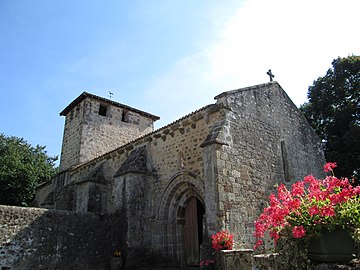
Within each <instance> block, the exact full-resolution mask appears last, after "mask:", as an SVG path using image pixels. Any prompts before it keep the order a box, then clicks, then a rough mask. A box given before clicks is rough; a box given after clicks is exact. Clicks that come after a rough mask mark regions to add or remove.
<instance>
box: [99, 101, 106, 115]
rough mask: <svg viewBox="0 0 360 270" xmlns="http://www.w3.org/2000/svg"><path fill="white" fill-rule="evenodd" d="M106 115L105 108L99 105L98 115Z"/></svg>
mask: <svg viewBox="0 0 360 270" xmlns="http://www.w3.org/2000/svg"><path fill="white" fill-rule="evenodd" d="M106 113H107V107H106V106H104V105H101V104H100V108H99V115H101V116H106Z"/></svg>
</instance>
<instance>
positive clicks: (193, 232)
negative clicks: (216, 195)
mask: <svg viewBox="0 0 360 270" xmlns="http://www.w3.org/2000/svg"><path fill="white" fill-rule="evenodd" d="M204 214H205V208H204V205H203V204H202V203H201V202H200V200H199V199H197V198H196V197H191V198H190V200H189V203H188V204H187V206H186V208H185V217H184V221H185V224H184V255H185V262H186V265H187V266H190V265H199V262H200V246H201V244H202V242H203V218H204Z"/></svg>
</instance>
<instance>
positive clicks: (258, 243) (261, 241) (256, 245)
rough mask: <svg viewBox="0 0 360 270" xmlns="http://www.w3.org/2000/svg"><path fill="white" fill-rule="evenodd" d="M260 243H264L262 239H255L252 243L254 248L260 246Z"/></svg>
mask: <svg viewBox="0 0 360 270" xmlns="http://www.w3.org/2000/svg"><path fill="white" fill-rule="evenodd" d="M262 244H264V241H263V240H257V241H256V243H255V245H254V249H257V248H258V247H259V246H261V245H262Z"/></svg>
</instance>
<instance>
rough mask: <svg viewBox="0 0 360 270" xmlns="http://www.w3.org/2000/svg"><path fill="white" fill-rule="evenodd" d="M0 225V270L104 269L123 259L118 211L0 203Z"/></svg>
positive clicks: (122, 222) (122, 223)
mask: <svg viewBox="0 0 360 270" xmlns="http://www.w3.org/2000/svg"><path fill="white" fill-rule="evenodd" d="M0 224H1V225H0V241H1V242H0V244H1V246H0V269H1V270H5V269H7V270H15V269H29V270H30V269H67V270H72V269H74V270H75V269H87V270H92V269H94V270H95V269H96V270H102V269H104V270H105V269H120V266H121V265H122V264H123V263H124V262H123V258H124V256H123V255H125V251H126V250H125V232H126V224H125V219H124V218H121V215H120V214H119V215H116V214H100V213H79V212H70V211H58V210H48V209H40V208H23V207H14V206H0ZM114 264H117V266H115V267H114Z"/></svg>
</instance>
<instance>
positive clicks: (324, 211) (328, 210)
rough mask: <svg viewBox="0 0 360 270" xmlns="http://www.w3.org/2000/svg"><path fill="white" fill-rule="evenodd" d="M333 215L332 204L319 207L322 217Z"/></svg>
mask: <svg viewBox="0 0 360 270" xmlns="http://www.w3.org/2000/svg"><path fill="white" fill-rule="evenodd" d="M334 215H335V211H334V208H333V207H332V206H324V207H323V208H322V209H321V216H322V217H333V216H334Z"/></svg>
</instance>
